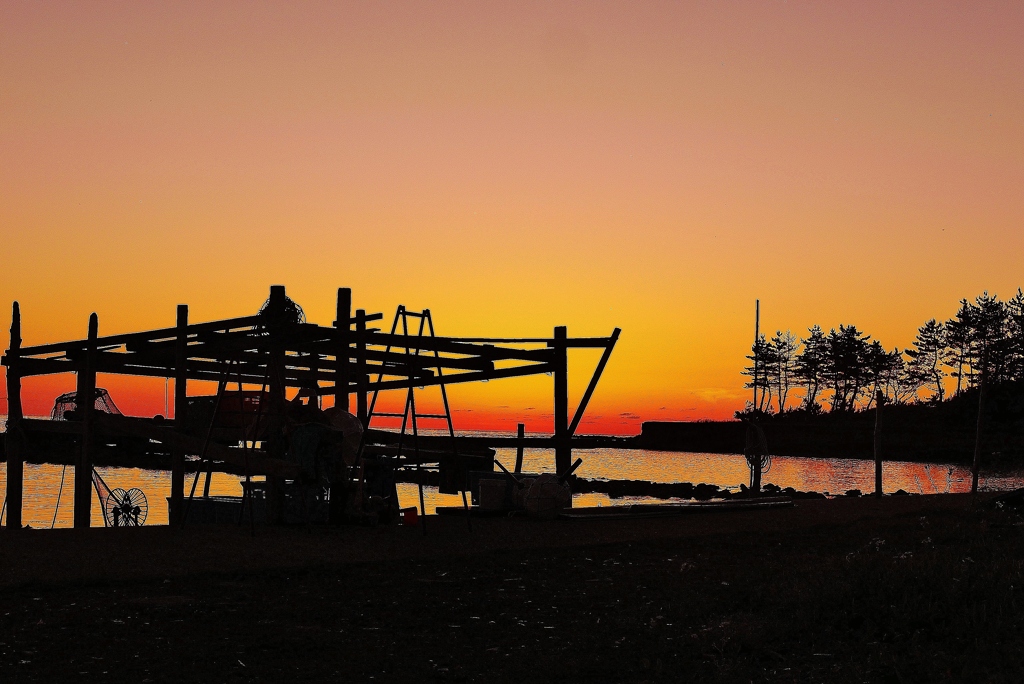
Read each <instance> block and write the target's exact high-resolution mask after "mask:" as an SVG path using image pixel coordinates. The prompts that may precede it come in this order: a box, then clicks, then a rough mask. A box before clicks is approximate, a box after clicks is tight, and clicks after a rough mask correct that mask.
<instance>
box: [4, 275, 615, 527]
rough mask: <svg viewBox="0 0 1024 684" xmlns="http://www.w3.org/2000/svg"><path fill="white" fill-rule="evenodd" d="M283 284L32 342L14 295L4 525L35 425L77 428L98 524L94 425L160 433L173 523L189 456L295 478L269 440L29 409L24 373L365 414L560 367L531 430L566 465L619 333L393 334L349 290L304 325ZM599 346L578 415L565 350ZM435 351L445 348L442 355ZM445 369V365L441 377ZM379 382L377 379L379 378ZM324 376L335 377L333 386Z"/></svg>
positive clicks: (80, 523)
mask: <svg viewBox="0 0 1024 684" xmlns="http://www.w3.org/2000/svg"><path fill="white" fill-rule="evenodd" d="M287 301H288V300H287V298H286V294H285V288H284V286H280V285H275V286H272V287H271V289H270V298H269V299H268V302H267V305H266V306H265V307H264V310H263V311H261V313H260V314H258V315H255V316H243V317H240V318H231V319H225V320H219V321H211V322H207V323H189V321H188V306H187V305H183V304H182V305H179V306H178V308H177V321H176V325H175V326H174V327H169V328H161V329H157V330H149V331H143V332H136V333H124V334H118V335H108V336H105V337H101V336H99V322H98V319H97V316H96V314H92V315H91V316H90V319H89V328H88V333H89V334H88V336H87V337H86V338H85V339H82V340H73V341H69V342H58V343H53V344H43V345H35V346H32V347H23V346H22V345H21V312H20V307H19V304H18V302H14V304H13V313H12V322H11V339H10V346H9V348H8V350H7V352H6V353H5V354H4V356H3V358H2V359H0V363H2V364H3V365H4V366H6V368H7V396H8V422H7V433H6V435H5V440H4V441H5V446H6V455H7V492H6V497H5V498H6V503H7V506H6V508H7V518H6V526H7V527H8V528H11V529H18V528H20V527H21V525H22V515H21V513H22V498H23V464H24V461H25V456H26V454H27V453H28V450H29V449H31V439H30V435H31V433H33V432H59V433H64V434H70V435H75V436H78V437H79V443H80V452H79V453H78V455H77V458H76V460H75V466H76V468H75V495H74V501H75V504H74V506H75V515H74V524H75V526H76V527H88V526H89V521H90V508H91V491H90V486H91V480H90V476H91V472H92V453H91V449H92V442H93V437H94V436H95V435H131V436H135V437H140V438H144V439H147V440H154V441H156V442H160V443H161V444H162V445H164V446H165V447H167V448H169V449H170V450H171V451H172V453H173V458H172V468H171V508H170V511H171V523H172V524H174V523H175V522H176V521H177V518H178V516H180V515H181V514H182V511H183V507H182V503H183V496H184V473H185V455H186V454H201V453H204V452H205V453H206V454H207V455H208V456H210V457H211V458H213V459H215V460H218V461H223V462H225V463H228V464H234V465H236V466H242V465H243V464H244V467H245V468H246V470H247V471H249V472H252V473H253V474H262V475H268V476H274V477H289V476H294V474H295V473H296V467H295V465H294V464H292V463H291V462H290V461H286V460H283V459H278V458H272V457H271V456H269V455H268V454H267V453H265V452H263V451H261V450H252V449H240V448H233V447H227V446H224V445H221V444H216V443H210V442H209V441H208V440H207V441H206V442H204V440H202V439H198V438H196V437H195V436H192V435H188V434H186V433H185V432H184V430H183V425H182V424H181V421H176V420H166V421H162V422H159V423H158V422H155V421H154V420H152V419H148V418H132V417H127V416H113V415H107V414H101V413H96V412H94V411H92V410H91V406H89V405H85V406H83V409H84V410H83V411H82V415H81V416H80V418H81V419H80V420H79V421H76V422H60V421H49V420H39V419H30V418H26V417H25V416H24V415H23V410H22V401H21V380H22V378H25V377H31V376H38V375H53V374H59V373H77V375H78V380H77V391H78V396H92V393H93V392H94V391H95V387H96V374H97V373H107V374H115V375H136V376H147V377H162V378H169V379H174V382H175V393H174V395H175V398H174V407H175V414H174V415H175V416H176V417H179V416H185V415H186V414H187V410H188V405H187V401H188V389H187V388H188V381H189V380H202V381H212V382H223V381H224V380H225V379H226V378H228V379H230V381H231V382H236V381H237V382H240V383H244V384H248V385H259V386H266V387H268V388H269V394H268V396H269V403H271V404H273V403H274V402H278V403H279V404H283V402H284V401H285V393H286V390H287V389H288V388H303V389H307V390H312V391H315V392H318V393H319V394H321V395H327V394H331V395H334V397H335V405H336V406H340V407H342V408H344V409H346V410H348V409H349V407H350V395H352V394H354V395H356V415H357V416H358V417H359V418H360V420H362V421H363V423H364V426H365V425H366V421H367V415H368V413H367V400H366V397H367V394H368V393H369V392H371V391H383V390H397V389H406V390H408V389H409V388H410V387H424V386H431V385H438V384H442V383H443V384H444V385H450V384H456V383H465V382H479V381H485V380H496V379H500V378H513V377H523V376H529V375H539V374H546V373H550V374H552V375H553V376H554V435H553V436H552V437H550V438H541V439H538V438H532V439H531V440H530V442H531V445H532V446H553V447H554V449H555V470H556V472H559V473H561V472H566V471H568V469H569V467H570V463H571V460H572V436H573V434H574V433H575V432H576V429H577V427H578V426H579V423H580V420H581V419H582V417H583V414H584V411H585V410H586V408H587V405H588V403H589V401H590V398H591V397H592V395H593V392H594V389H595V388H596V386H597V383H598V380H599V379H600V377H601V374H602V372H603V370H604V368H605V365H606V364H607V362H608V359H609V357H610V355H611V352H612V350H613V348H614V346H615V343H616V341H617V340H618V336H619V329H618V328H616V329H615V330H614V331H613V333H612V334H611V335H610V336H608V337H585V338H570V337H568V336H567V334H566V328H565V327H564V326H559V327H556V328H555V329H554V334H553V336H552V337H551V338H452V337H425V336H410V335H403V334H392V333H384V332H381V331H380V330H378V329H376V328H370V327H368V326H367V324H368V323H372V322H374V321H379V320H381V319H382V318H383V314H380V313H371V314H367V313H365V311H363V310H362V309H359V310H356V311H355V312H354V313H353V312H352V309H351V306H352V294H351V290H350V289H348V288H339V290H338V299H337V314H336V320H335V321H334V323H333V325H331V326H320V325H315V324H311V323H295V322H292V321H287V320H284V319H283V317H282V316H281V313H282V312H283V311H284V307H285V303H286V302H287ZM572 348H598V349H603V351H604V353H603V355H602V357H601V359H600V361H599V363H598V365H597V368H596V369H595V372H594V374H593V376H592V377H591V380H590V383H589V385H588V387H587V389H586V391H585V392H584V395H583V398H582V400H581V402H580V405H579V407H578V408H577V409H576V411H575V413H574V414H573V416H572V417H571V418H570V416H569V399H568V369H567V352H568V350H569V349H572ZM435 352H436V353H435ZM435 369H441V370H443V376H441V375H440V373H438V372H437V371H436V370H435ZM371 376H376V377H378V380H377V381H375V382H373V383H371V382H370V377H371ZM323 383H327V385H326V386H324V384H323Z"/></svg>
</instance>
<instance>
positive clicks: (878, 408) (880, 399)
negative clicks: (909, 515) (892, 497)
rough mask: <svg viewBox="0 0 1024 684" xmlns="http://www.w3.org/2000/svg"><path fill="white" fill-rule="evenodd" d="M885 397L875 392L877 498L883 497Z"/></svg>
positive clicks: (879, 391) (880, 391)
mask: <svg viewBox="0 0 1024 684" xmlns="http://www.w3.org/2000/svg"><path fill="white" fill-rule="evenodd" d="M884 403H885V395H884V394H882V390H877V391H876V392H875V496H877V497H879V498H881V496H882V404H884Z"/></svg>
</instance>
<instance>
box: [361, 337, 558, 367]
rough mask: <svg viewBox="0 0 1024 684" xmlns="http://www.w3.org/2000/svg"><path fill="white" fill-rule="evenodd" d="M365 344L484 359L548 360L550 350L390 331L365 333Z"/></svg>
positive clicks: (549, 358)
mask: <svg viewBox="0 0 1024 684" xmlns="http://www.w3.org/2000/svg"><path fill="white" fill-rule="evenodd" d="M365 340H366V344H367V345H376V346H382V347H387V346H390V347H392V348H399V349H405V348H406V345H409V347H408V348H410V349H419V350H421V351H438V352H442V353H445V352H447V353H450V354H465V355H466V356H479V357H482V358H485V359H491V360H494V361H497V360H503V359H508V360H520V361H550V360H551V358H552V351H551V350H550V349H509V348H507V347H492V346H490V345H485V344H467V343H465V342H461V341H460V340H459V339H458V338H453V337H426V336H424V337H419V336H416V335H408V336H406V335H397V334H391V333H381V332H378V333H367V335H366V337H365Z"/></svg>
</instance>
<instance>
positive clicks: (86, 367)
mask: <svg viewBox="0 0 1024 684" xmlns="http://www.w3.org/2000/svg"><path fill="white" fill-rule="evenodd" d="M97 337H99V319H98V318H97V316H96V314H95V313H93V314H92V315H91V316H89V337H88V338H87V342H86V344H87V347H86V355H85V359H84V363H83V364H82V367H81V370H79V371H78V387H77V389H76V391H75V413H77V414H78V415H79V417H80V419H81V421H82V438H81V440H80V443H79V454H78V460H77V461H76V462H75V495H74V501H75V505H74V526H75V527H76V528H87V527H90V526H91V525H92V448H93V413H95V406H96V338H97Z"/></svg>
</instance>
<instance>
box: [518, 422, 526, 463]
mask: <svg viewBox="0 0 1024 684" xmlns="http://www.w3.org/2000/svg"><path fill="white" fill-rule="evenodd" d="M525 438H526V426H525V425H523V424H522V423H520V424H519V427H518V428H516V474H517V475H518V474H519V473H521V472H523V442H524V441H525Z"/></svg>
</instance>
